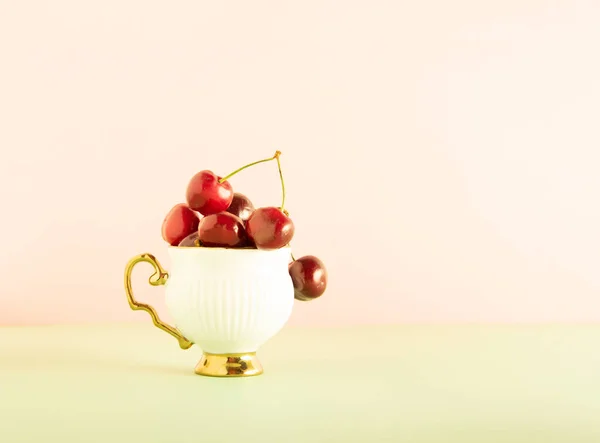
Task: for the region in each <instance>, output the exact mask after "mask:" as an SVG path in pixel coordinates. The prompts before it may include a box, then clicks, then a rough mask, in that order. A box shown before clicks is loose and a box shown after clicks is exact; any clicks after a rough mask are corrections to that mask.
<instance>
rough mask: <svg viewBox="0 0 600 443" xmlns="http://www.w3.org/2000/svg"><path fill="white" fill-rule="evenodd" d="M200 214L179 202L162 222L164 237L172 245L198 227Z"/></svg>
mask: <svg viewBox="0 0 600 443" xmlns="http://www.w3.org/2000/svg"><path fill="white" fill-rule="evenodd" d="M198 222H199V219H198V214H196V213H195V212H194V211H192V210H191V209H190V208H188V207H187V206H186V205H184V204H183V203H179V204H177V205H175V206H173V208H171V210H170V211H169V213H168V214H167V216H166V217H165V219H164V220H163V224H162V238H163V240H164V241H166V242H167V243H169V244H170V245H171V246H176V245H178V244H179V242H180V241H181V240H183V239H184V238H185V237H187V236H188V235H189V234H191V233H192V232H194V231H196V230H197V229H198Z"/></svg>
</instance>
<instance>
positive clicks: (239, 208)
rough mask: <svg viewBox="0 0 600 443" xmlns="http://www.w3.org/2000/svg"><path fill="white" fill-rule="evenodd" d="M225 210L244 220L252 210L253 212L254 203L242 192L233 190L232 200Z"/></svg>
mask: <svg viewBox="0 0 600 443" xmlns="http://www.w3.org/2000/svg"><path fill="white" fill-rule="evenodd" d="M227 212H229V213H231V214H233V215H237V216H238V217H239V218H241V219H242V221H244V222H245V221H246V220H248V218H249V217H250V215H252V212H254V205H253V204H252V202H251V201H250V199H249V198H248V197H246V196H245V195H244V194H242V193H240V192H235V193H234V194H233V200H231V204H230V205H229V207H228V208H227Z"/></svg>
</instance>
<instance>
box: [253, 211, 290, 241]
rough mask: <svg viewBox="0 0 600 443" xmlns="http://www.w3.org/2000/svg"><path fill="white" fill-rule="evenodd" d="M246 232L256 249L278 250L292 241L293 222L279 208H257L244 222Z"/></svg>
mask: <svg viewBox="0 0 600 443" xmlns="http://www.w3.org/2000/svg"><path fill="white" fill-rule="evenodd" d="M246 231H248V237H250V239H251V240H252V241H253V242H254V244H255V245H256V247H257V248H258V249H279V248H282V247H284V246H286V245H287V244H289V242H290V241H291V240H292V237H293V236H294V222H292V219H291V218H289V217H288V216H287V215H285V214H284V213H283V212H282V211H281V209H279V208H275V207H270V206H269V207H264V208H258V209H256V210H255V211H254V212H253V213H252V215H250V218H249V219H248V221H247V222H246Z"/></svg>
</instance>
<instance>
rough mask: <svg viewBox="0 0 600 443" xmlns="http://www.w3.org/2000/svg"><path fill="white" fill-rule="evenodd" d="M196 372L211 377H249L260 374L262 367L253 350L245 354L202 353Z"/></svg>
mask: <svg viewBox="0 0 600 443" xmlns="http://www.w3.org/2000/svg"><path fill="white" fill-rule="evenodd" d="M195 372H196V374H199V375H208V376H211V377H250V376H252V375H260V374H262V373H263V368H262V365H261V364H260V362H259V361H258V358H257V357H256V353H255V352H249V353H245V354H209V353H206V352H205V353H204V354H202V359H201V360H200V361H199V362H198V364H197V365H196V370H195Z"/></svg>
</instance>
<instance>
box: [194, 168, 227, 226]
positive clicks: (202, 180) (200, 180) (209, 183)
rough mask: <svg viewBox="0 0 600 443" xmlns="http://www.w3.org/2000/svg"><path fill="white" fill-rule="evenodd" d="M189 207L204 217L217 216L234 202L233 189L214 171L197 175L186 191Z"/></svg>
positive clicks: (206, 171) (201, 172) (205, 171)
mask: <svg viewBox="0 0 600 443" xmlns="http://www.w3.org/2000/svg"><path fill="white" fill-rule="evenodd" d="M186 199H187V203H188V206H189V207H190V208H191V209H193V210H194V211H198V212H199V213H200V214H202V215H210V214H216V213H218V212H222V211H224V210H226V209H227V208H228V207H229V205H230V204H231V201H232V200H233V189H232V188H231V185H230V184H229V182H228V181H227V180H223V179H222V177H219V176H218V175H216V174H215V173H214V172H212V171H208V170H204V171H200V172H198V173H197V174H195V175H194V176H193V177H192V178H191V180H190V182H189V183H188V187H187V191H186Z"/></svg>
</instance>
